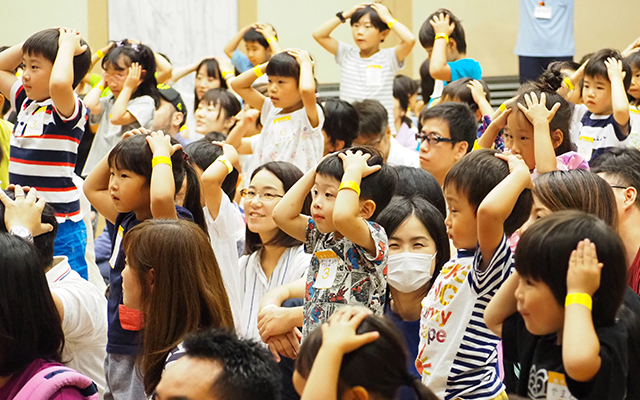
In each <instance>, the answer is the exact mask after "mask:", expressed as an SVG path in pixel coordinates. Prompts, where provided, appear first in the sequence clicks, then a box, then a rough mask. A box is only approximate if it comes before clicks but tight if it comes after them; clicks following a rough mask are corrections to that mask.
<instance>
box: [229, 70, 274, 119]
mask: <svg viewBox="0 0 640 400" xmlns="http://www.w3.org/2000/svg"><path fill="white" fill-rule="evenodd" d="M267 64H268V63H263V64H260V65H259V66H256V67H254V68H252V69H250V70H247V71H245V72H243V73H241V74H240V76H238V77H236V78H235V79H234V80H233V81H232V82H231V88H232V89H233V90H234V91H235V92H236V93H238V94H239V95H240V97H242V98H243V99H244V100H245V101H246V102H247V103H248V104H249V105H250V106H251V107H253V108H255V109H256V110H262V105H263V104H264V99H265V97H264V96H263V95H262V94H260V92H258V91H256V90H255V89H254V88H252V87H251V85H252V84H253V82H255V80H256V79H257V78H258V75H257V74H256V71H255V68H259V70H260V72H261V73H262V74H263V75H264V73H265V71H266V70H267Z"/></svg>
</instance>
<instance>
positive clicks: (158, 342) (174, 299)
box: [122, 219, 233, 394]
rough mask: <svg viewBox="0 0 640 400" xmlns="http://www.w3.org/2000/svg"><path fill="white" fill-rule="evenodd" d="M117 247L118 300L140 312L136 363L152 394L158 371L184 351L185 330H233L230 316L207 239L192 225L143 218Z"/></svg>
mask: <svg viewBox="0 0 640 400" xmlns="http://www.w3.org/2000/svg"><path fill="white" fill-rule="evenodd" d="M123 247H124V252H125V255H126V265H125V268H124V270H123V271H122V288H123V304H124V307H126V308H129V309H133V310H137V311H139V312H141V313H142V315H143V316H144V328H145V329H144V333H143V336H144V340H143V348H142V354H141V355H140V358H139V362H140V367H141V368H140V369H141V372H142V376H143V379H144V388H145V392H146V393H147V394H152V393H153V392H154V390H155V388H156V386H157V384H158V382H160V377H161V375H162V372H163V370H164V369H165V368H166V367H168V366H169V365H170V364H171V363H173V362H174V361H176V360H177V359H178V358H180V357H182V356H183V355H184V348H183V347H182V341H183V340H184V337H185V335H187V334H188V333H190V332H194V331H197V330H201V329H207V328H228V329H233V316H232V314H231V307H230V305H229V300H228V298H227V292H226V290H225V286H224V284H223V281H222V275H221V273H220V269H219V267H218V263H217V262H216V257H215V255H214V254H213V250H212V249H211V245H210V244H209V238H208V237H207V235H206V234H205V233H204V232H203V231H202V229H200V228H199V227H198V226H197V225H196V224H194V223H192V222H187V221H180V220H153V219H151V220H147V221H144V222H143V223H141V224H140V225H138V226H135V227H134V228H131V230H130V231H129V232H128V233H127V236H126V237H125V238H124V241H123ZM177 267H179V268H177Z"/></svg>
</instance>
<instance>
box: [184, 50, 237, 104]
mask: <svg viewBox="0 0 640 400" xmlns="http://www.w3.org/2000/svg"><path fill="white" fill-rule="evenodd" d="M203 65H204V66H206V67H207V68H206V71H207V76H208V77H210V78H215V79H217V80H219V81H220V87H221V88H223V89H228V88H229V87H228V86H227V81H226V80H224V79H222V71H221V70H220V63H218V60H216V59H215V58H205V59H204V60H202V61H200V64H198V66H197V67H196V74H197V73H198V71H200V68H202V66H203ZM200 100H201V99H199V98H198V93H197V92H196V89H193V109H194V110H197V109H198V105H199V104H200ZM234 115H235V114H234Z"/></svg>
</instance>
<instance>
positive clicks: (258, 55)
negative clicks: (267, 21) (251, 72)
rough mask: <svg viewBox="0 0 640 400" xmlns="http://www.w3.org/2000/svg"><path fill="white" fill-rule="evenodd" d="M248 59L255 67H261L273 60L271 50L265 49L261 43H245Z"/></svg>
mask: <svg viewBox="0 0 640 400" xmlns="http://www.w3.org/2000/svg"><path fill="white" fill-rule="evenodd" d="M244 46H245V48H246V49H247V58H248V59H249V61H251V64H253V65H260V64H262V63H265V62H267V61H269V60H270V59H271V48H267V49H265V48H264V47H262V45H261V44H260V43H259V42H245V43H244Z"/></svg>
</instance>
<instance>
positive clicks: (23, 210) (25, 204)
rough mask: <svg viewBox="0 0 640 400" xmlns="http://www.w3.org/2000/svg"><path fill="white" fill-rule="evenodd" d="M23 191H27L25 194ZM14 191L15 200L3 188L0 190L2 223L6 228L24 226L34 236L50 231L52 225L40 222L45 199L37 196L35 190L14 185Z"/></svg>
mask: <svg viewBox="0 0 640 400" xmlns="http://www.w3.org/2000/svg"><path fill="white" fill-rule="evenodd" d="M25 191H26V192H27V194H26V195H25ZM14 193H15V200H11V198H9V196H7V194H6V193H5V192H4V190H0V201H2V204H4V208H5V212H4V224H5V226H6V227H7V230H9V231H10V230H11V229H12V228H13V227H15V226H24V227H25V228H27V229H28V230H29V232H31V235H32V236H34V237H35V236H38V235H41V234H43V233H47V232H51V231H52V230H53V226H51V225H50V224H43V223H42V222H40V221H41V220H42V210H43V209H44V205H45V201H44V199H43V198H40V199H38V198H37V194H38V192H37V190H36V189H35V188H28V187H25V188H22V187H21V186H20V185H15V187H14Z"/></svg>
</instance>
